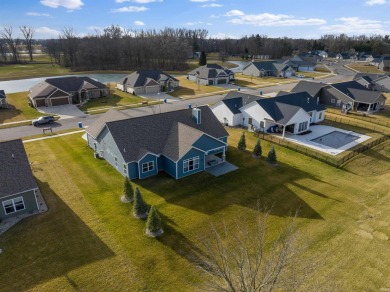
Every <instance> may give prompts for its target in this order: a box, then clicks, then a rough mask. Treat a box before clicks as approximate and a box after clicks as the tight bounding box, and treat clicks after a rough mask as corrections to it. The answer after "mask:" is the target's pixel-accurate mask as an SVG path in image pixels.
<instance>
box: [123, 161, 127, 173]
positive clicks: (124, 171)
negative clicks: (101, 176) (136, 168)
mask: <svg viewBox="0 0 390 292" xmlns="http://www.w3.org/2000/svg"><path fill="white" fill-rule="evenodd" d="M123 173H124V174H127V164H126V163H123Z"/></svg>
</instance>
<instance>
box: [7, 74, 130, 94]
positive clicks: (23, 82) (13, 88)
mask: <svg viewBox="0 0 390 292" xmlns="http://www.w3.org/2000/svg"><path fill="white" fill-rule="evenodd" d="M65 76H87V77H90V78H92V79H95V80H97V81H99V82H102V83H108V82H116V81H118V80H119V79H121V78H123V77H125V76H126V74H85V75H64V76H51V77H39V78H30V79H20V80H10V81H1V82H0V89H2V90H4V91H5V93H6V94H7V93H15V92H23V91H28V90H29V89H30V88H31V87H33V86H34V85H36V84H38V83H39V82H42V81H44V80H45V79H47V78H58V77H65Z"/></svg>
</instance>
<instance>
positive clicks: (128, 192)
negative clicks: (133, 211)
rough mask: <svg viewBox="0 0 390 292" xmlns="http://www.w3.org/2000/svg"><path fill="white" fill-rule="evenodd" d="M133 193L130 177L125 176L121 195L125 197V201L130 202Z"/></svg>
mask: <svg viewBox="0 0 390 292" xmlns="http://www.w3.org/2000/svg"><path fill="white" fill-rule="evenodd" d="M133 195H134V191H133V187H132V185H131V182H130V179H129V178H128V177H125V180H124V182H123V196H124V198H125V201H127V202H132V201H133V199H134V197H133Z"/></svg>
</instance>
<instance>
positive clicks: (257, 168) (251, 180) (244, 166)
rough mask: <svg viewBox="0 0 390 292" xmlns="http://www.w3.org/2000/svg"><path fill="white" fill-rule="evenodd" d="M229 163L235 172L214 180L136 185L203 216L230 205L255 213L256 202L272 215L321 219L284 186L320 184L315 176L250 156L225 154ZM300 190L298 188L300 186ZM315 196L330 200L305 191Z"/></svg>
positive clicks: (160, 179)
mask: <svg viewBox="0 0 390 292" xmlns="http://www.w3.org/2000/svg"><path fill="white" fill-rule="evenodd" d="M227 160H228V161H229V162H231V163H233V164H234V165H236V166H238V167H239V169H238V170H237V171H234V172H231V173H228V174H225V175H223V176H220V177H214V176H212V175H210V174H208V173H207V172H202V173H199V174H196V175H192V176H189V177H186V178H182V179H180V180H175V179H173V178H171V177H169V176H168V175H167V174H165V173H160V174H159V175H158V176H156V177H153V178H149V179H146V180H140V181H139V182H138V183H139V184H140V185H141V186H142V187H143V188H145V189H148V190H150V191H152V192H153V193H155V194H157V195H158V196H161V197H162V198H164V199H165V200H166V201H167V202H168V203H171V204H175V205H178V206H181V207H184V208H187V209H191V210H194V211H197V212H201V213H204V214H207V215H212V214H214V213H217V212H219V211H221V210H223V209H225V208H227V207H229V206H231V205H238V206H242V207H246V208H250V209H253V210H257V209H258V206H257V202H258V201H261V202H263V203H264V204H266V205H270V206H271V205H272V206H274V207H273V208H272V210H271V214H272V215H276V216H280V217H290V216H291V214H295V211H296V210H300V212H299V214H298V217H301V218H310V219H323V218H322V216H321V215H320V214H318V213H317V212H316V211H315V210H314V209H313V208H312V207H311V206H310V205H309V204H308V203H306V202H305V201H304V200H303V199H301V198H300V196H298V195H297V194H296V193H295V192H294V191H292V190H291V189H290V188H289V187H288V185H289V184H290V183H294V182H297V181H300V180H302V179H310V180H314V181H316V182H318V183H323V182H322V181H321V180H318V179H317V178H316V177H315V176H313V175H312V174H310V173H307V172H304V171H302V170H299V169H296V168H292V167H291V166H289V165H286V164H283V163H280V162H279V163H278V166H270V165H269V164H268V163H267V162H266V161H265V160H264V159H251V157H250V154H248V153H241V152H238V151H237V150H229V158H228V159H227ZM300 187H301V188H302V186H301V184H300ZM305 190H306V191H308V192H311V193H313V194H314V195H315V196H321V197H322V198H325V199H330V198H329V197H328V196H327V195H326V194H320V193H318V192H313V190H309V189H305Z"/></svg>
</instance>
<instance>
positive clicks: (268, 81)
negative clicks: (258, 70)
mask: <svg viewBox="0 0 390 292" xmlns="http://www.w3.org/2000/svg"><path fill="white" fill-rule="evenodd" d="M234 78H235V81H234V83H235V84H236V85H238V86H241V87H261V86H270V85H273V84H275V83H280V82H282V83H285V82H297V81H296V80H292V79H287V78H276V77H255V76H248V75H243V74H241V73H236V74H234Z"/></svg>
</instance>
